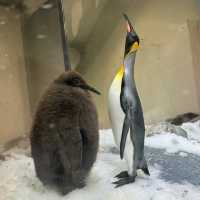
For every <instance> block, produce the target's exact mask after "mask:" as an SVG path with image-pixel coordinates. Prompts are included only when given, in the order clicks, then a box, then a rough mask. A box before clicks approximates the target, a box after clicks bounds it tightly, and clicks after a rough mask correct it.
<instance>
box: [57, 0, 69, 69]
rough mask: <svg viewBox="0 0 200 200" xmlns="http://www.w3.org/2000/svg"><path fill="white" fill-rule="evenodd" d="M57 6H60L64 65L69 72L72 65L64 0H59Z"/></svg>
mask: <svg viewBox="0 0 200 200" xmlns="http://www.w3.org/2000/svg"><path fill="white" fill-rule="evenodd" d="M57 6H58V14H59V22H60V30H61V40H62V47H63V56H64V65H65V71H67V70H69V69H71V64H70V59H69V54H68V39H67V30H66V24H65V15H64V7H63V0H57Z"/></svg>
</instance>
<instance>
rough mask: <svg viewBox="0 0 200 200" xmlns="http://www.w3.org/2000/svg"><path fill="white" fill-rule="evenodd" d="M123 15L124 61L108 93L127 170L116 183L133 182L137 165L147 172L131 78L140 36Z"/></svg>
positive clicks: (138, 106) (140, 116) (137, 100)
mask: <svg viewBox="0 0 200 200" xmlns="http://www.w3.org/2000/svg"><path fill="white" fill-rule="evenodd" d="M124 17H125V20H126V22H127V36H126V44H125V54H124V63H123V65H122V66H121V67H120V68H119V70H118V72H117V74H116V76H115V78H114V80H113V82H112V84H111V87H110V89H109V94H108V101H109V103H108V104H109V105H108V106H109V116H110V120H111V125H112V129H113V135H114V139H115V142H116V144H117V146H118V148H119V149H120V157H121V159H123V158H125V160H126V162H127V165H128V171H123V172H121V173H120V174H118V175H117V176H116V177H117V178H119V180H118V181H116V182H114V184H116V187H120V186H123V185H125V184H129V183H131V182H134V181H135V177H136V176H137V169H142V170H143V172H144V173H145V174H147V175H150V174H149V170H148V167H147V163H146V160H145V157H144V138H145V125H144V118H143V111H142V105H141V102H140V98H139V96H138V92H137V88H136V84H135V80H134V64H135V58H136V52H137V50H138V49H139V45H140V40H139V37H138V35H137V34H136V32H135V30H134V29H133V26H132V25H131V22H130V20H129V19H128V16H127V15H125V14H124ZM127 136H128V137H127Z"/></svg>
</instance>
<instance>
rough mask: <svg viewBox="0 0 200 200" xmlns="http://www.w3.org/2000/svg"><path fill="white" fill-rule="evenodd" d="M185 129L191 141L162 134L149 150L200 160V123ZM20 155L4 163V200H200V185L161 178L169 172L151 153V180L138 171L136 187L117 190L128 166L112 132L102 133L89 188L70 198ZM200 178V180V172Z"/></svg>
mask: <svg viewBox="0 0 200 200" xmlns="http://www.w3.org/2000/svg"><path fill="white" fill-rule="evenodd" d="M181 128H182V129H184V130H185V131H186V132H187V138H185V137H182V136H179V135H176V134H174V133H170V132H166V131H162V130H161V133H160V134H155V135H151V136H149V137H146V140H145V143H146V150H147V151H148V150H150V149H151V148H153V149H154V150H155V151H156V152H157V153H158V154H159V155H160V157H161V158H162V154H161V152H163V151H164V153H166V154H167V155H168V156H170V155H173V154H177V155H178V156H179V157H180V158H182V159H186V160H187V157H188V156H190V155H193V156H194V157H195V158H198V159H199V160H200V122H196V123H186V124H183V125H182V126H181ZM20 152H23V151H14V150H13V151H9V154H7V157H6V161H0V179H1V182H0V200H61V199H66V200H79V199H80V200H200V184H191V182H188V181H185V180H184V181H183V182H176V181H174V182H173V181H168V180H167V179H165V178H163V176H161V174H162V173H163V172H164V171H167V169H165V168H164V167H163V166H161V165H160V162H158V160H159V159H160V158H159V159H158V158H157V157H156V156H154V158H153V159H154V161H155V162H154V163H152V162H150V158H149V157H148V155H150V154H148V152H147V153H146V157H147V161H148V162H149V169H150V173H151V176H150V177H148V176H145V175H144V174H143V173H142V172H140V171H138V177H137V178H136V181H135V183H132V184H129V185H126V186H123V187H120V188H114V185H113V184H112V182H113V181H115V180H116V179H115V178H113V177H114V176H115V175H116V174H118V173H119V172H120V171H122V170H125V169H126V163H125V162H124V161H121V160H120V157H119V154H118V150H117V149H116V147H115V144H114V141H113V137H112V131H111V130H101V131H100V148H99V154H98V158H97V161H96V163H95V165H94V167H93V169H92V172H91V174H90V176H89V177H88V180H87V186H86V187H85V188H83V189H77V190H74V191H73V192H71V193H69V194H68V195H66V196H62V195H60V194H59V193H58V192H57V191H56V190H55V189H53V188H48V187H44V186H43V185H42V184H41V182H40V181H39V180H38V179H37V177H36V176H35V171H34V166H33V161H32V158H31V157H28V156H27V154H25V153H20ZM153 152H154V151H152V152H151V155H152V156H153V155H154V153H153ZM159 152H160V153H159ZM158 154H157V155H158ZM163 155H164V154H163ZM174 162H176V160H175V161H174ZM190 164H191V163H190ZM190 164H189V165H188V166H187V167H188V168H190V167H191V166H190ZM199 166H200V165H199ZM197 167H198V166H197ZM191 169H192V168H191ZM176 170H178V169H175V171H176ZM188 171H189V172H190V169H188ZM191 171H192V170H191ZM191 173H192V172H191ZM197 173H198V171H197ZM198 174H199V177H200V170H199V173H198ZM167 176H170V174H168V175H167ZM188 177H190V176H188ZM172 179H173V177H172Z"/></svg>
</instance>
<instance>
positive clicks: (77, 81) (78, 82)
mask: <svg viewBox="0 0 200 200" xmlns="http://www.w3.org/2000/svg"><path fill="white" fill-rule="evenodd" d="M73 84H74V85H80V84H81V81H80V79H78V78H74V79H73Z"/></svg>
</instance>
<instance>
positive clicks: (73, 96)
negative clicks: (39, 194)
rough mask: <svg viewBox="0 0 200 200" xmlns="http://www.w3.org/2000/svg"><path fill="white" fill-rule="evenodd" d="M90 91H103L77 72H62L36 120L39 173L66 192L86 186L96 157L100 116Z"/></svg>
mask: <svg viewBox="0 0 200 200" xmlns="http://www.w3.org/2000/svg"><path fill="white" fill-rule="evenodd" d="M89 91H91V92H94V93H96V94H100V93H99V92H98V91H97V90H96V89H95V88H93V87H91V86H89V85H88V84H87V83H86V81H84V79H83V78H82V77H81V75H80V74H78V73H77V72H74V71H69V72H65V73H63V74H62V75H61V76H59V77H58V78H57V79H56V80H55V81H53V83H52V84H51V85H50V87H49V89H48V90H47V91H46V93H45V94H44V96H43V98H42V100H41V101H40V103H39V106H38V109H37V111H36V115H35V118H34V121H33V126H32V130H31V136H30V140H31V152H32V157H33V160H34V164H35V170H36V175H37V176H38V178H39V179H40V180H41V182H42V183H43V184H44V185H54V186H56V187H57V188H58V189H59V190H60V191H61V192H62V194H64V195H65V194H67V193H69V192H70V191H72V190H74V189H75V188H82V187H84V186H85V179H86V177H87V176H88V174H89V172H90V170H91V168H92V165H93V163H94V162H95V160H96V156H97V151H98V143H99V132H98V130H99V129H98V117H97V111H96V107H95V105H94V103H93V102H92V98H91V95H90V93H89Z"/></svg>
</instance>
